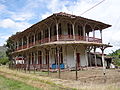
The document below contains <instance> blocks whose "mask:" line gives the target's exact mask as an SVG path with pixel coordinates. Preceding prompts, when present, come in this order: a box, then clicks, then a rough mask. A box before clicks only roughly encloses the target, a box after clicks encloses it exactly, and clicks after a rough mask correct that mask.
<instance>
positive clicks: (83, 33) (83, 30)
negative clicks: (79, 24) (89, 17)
mask: <svg viewBox="0 0 120 90" xmlns="http://www.w3.org/2000/svg"><path fill="white" fill-rule="evenodd" d="M83 36H84V38H83V39H84V40H85V41H86V35H85V25H84V26H83Z"/></svg>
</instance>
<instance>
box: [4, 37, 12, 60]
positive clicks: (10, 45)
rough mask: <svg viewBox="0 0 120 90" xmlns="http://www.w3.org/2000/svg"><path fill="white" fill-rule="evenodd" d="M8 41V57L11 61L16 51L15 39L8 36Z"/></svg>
mask: <svg viewBox="0 0 120 90" xmlns="http://www.w3.org/2000/svg"><path fill="white" fill-rule="evenodd" d="M6 42H7V44H6V45H5V46H6V48H7V51H6V55H7V56H8V59H9V60H10V61H11V60H12V52H13V51H14V47H13V41H12V40H11V39H10V38H8V40H7V41H6Z"/></svg>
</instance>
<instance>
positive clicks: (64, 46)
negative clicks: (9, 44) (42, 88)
mask: <svg viewBox="0 0 120 90" xmlns="http://www.w3.org/2000/svg"><path fill="white" fill-rule="evenodd" d="M108 46H109V45H105V44H98V43H92V42H89V43H86V42H81V43H80V42H73V41H72V42H70V41H69V42H53V43H46V44H44V45H37V46H34V47H32V48H29V49H25V50H22V51H18V52H14V53H13V58H14V59H15V58H16V57H18V56H22V57H23V58H24V60H22V62H20V63H17V64H16V65H15V67H16V68H17V69H24V70H25V71H26V70H29V71H30V70H34V71H36V70H45V71H48V74H49V72H50V71H54V70H55V71H58V72H59V77H60V71H61V70H63V69H65V70H75V71H76V79H77V71H78V70H80V69H83V68H84V67H88V66H90V62H89V60H88V57H89V53H90V51H91V50H92V49H94V52H95V50H96V48H100V49H101V51H102V63H103V68H104V69H105V62H104V49H105V48H106V47H108ZM95 59H96V58H95ZM94 61H95V63H96V60H94ZM104 73H105V72H104Z"/></svg>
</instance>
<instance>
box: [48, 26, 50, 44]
mask: <svg viewBox="0 0 120 90" xmlns="http://www.w3.org/2000/svg"><path fill="white" fill-rule="evenodd" d="M48 32H49V33H48V34H49V35H48V36H49V42H50V32H51V31H50V27H49V28H48Z"/></svg>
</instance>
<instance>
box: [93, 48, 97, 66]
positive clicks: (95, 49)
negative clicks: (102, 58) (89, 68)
mask: <svg viewBox="0 0 120 90" xmlns="http://www.w3.org/2000/svg"><path fill="white" fill-rule="evenodd" d="M95 51H96V47H94V59H95V66H96V67H97V59H96V52H95Z"/></svg>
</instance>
